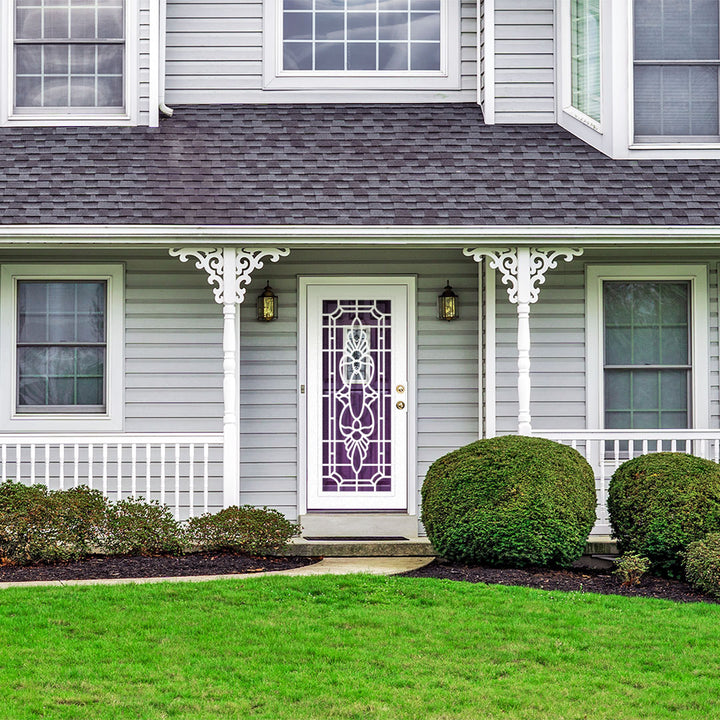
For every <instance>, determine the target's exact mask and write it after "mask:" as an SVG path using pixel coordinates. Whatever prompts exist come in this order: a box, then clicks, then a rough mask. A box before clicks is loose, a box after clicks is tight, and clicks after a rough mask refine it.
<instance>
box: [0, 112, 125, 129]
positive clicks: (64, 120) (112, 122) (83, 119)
mask: <svg viewBox="0 0 720 720" xmlns="http://www.w3.org/2000/svg"><path fill="white" fill-rule="evenodd" d="M0 125H3V126H6V127H11V126H13V125H17V126H18V127H20V126H22V127H83V126H85V127H107V126H128V125H137V121H136V120H135V119H134V118H132V117H131V116H130V115H128V114H127V113H123V114H115V113H113V114H107V115H105V114H103V115H98V114H93V115H80V114H76V113H53V114H47V115H45V114H43V115H29V114H27V115H20V114H15V115H10V116H9V117H7V118H4V119H3V121H2V122H1V123H0Z"/></svg>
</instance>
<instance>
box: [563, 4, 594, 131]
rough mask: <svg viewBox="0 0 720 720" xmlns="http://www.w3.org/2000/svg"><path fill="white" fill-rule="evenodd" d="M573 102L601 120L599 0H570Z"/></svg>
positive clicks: (578, 109) (578, 108)
mask: <svg viewBox="0 0 720 720" xmlns="http://www.w3.org/2000/svg"><path fill="white" fill-rule="evenodd" d="M570 102H571V105H572V107H573V108H575V110H577V111H578V112H580V113H582V114H583V115H585V116H586V117H588V118H590V119H591V120H594V121H595V122H596V123H599V122H600V0H570Z"/></svg>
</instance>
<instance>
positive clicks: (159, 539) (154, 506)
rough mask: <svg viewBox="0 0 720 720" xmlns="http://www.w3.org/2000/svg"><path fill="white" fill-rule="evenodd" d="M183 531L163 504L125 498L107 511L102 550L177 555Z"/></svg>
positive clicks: (128, 553) (130, 553)
mask: <svg viewBox="0 0 720 720" xmlns="http://www.w3.org/2000/svg"><path fill="white" fill-rule="evenodd" d="M184 546H185V545H184V538H183V531H182V528H181V526H180V523H178V522H177V521H176V520H175V518H174V517H173V515H172V512H170V508H168V506H167V505H161V504H160V503H159V502H157V501H156V500H152V501H150V502H147V501H146V500H142V499H140V498H132V497H131V498H127V499H125V500H120V501H119V502H116V503H113V504H112V505H111V506H110V508H109V510H108V524H107V535H106V537H105V540H104V543H103V549H104V550H105V551H106V552H108V553H109V554H111V555H179V554H180V553H182V552H183V549H184Z"/></svg>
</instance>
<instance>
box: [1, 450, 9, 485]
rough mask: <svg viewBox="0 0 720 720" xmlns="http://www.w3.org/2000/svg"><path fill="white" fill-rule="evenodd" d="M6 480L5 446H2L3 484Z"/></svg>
mask: <svg viewBox="0 0 720 720" xmlns="http://www.w3.org/2000/svg"><path fill="white" fill-rule="evenodd" d="M7 479H8V476H7V445H6V444H5V443H3V444H2V481H3V482H5V481H6V480H7Z"/></svg>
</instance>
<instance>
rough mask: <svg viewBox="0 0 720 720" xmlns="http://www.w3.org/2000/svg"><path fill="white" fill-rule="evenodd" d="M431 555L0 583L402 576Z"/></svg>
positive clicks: (1, 587)
mask: <svg viewBox="0 0 720 720" xmlns="http://www.w3.org/2000/svg"><path fill="white" fill-rule="evenodd" d="M432 560H433V558H431V557H331V558H324V559H323V560H321V561H320V562H317V563H315V564H314V565H305V566H304V567H299V568H293V569H292V570H272V571H270V572H260V573H234V574H230V575H192V576H186V577H152V578H112V579H98V580H38V581H32V582H0V590H7V589H8V588H16V587H65V586H70V585H132V584H135V585H146V584H149V583H160V582H174V583H177V582H207V581H208V580H246V579H248V578H258V577H267V576H268V575H291V576H306V575H354V574H358V573H366V574H368V575H399V574H400V573H404V572H409V571H410V570H417V569H418V568H421V567H423V566H424V565H427V564H428V563H430V562H432Z"/></svg>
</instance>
